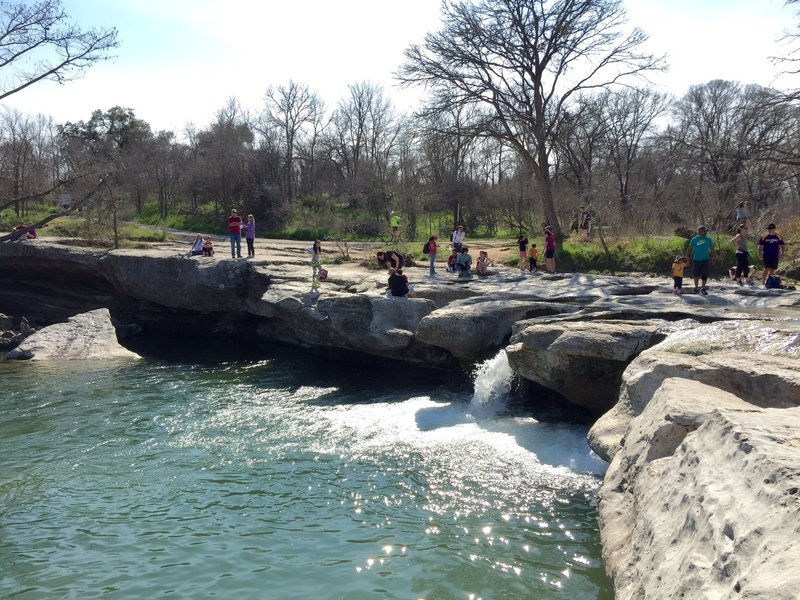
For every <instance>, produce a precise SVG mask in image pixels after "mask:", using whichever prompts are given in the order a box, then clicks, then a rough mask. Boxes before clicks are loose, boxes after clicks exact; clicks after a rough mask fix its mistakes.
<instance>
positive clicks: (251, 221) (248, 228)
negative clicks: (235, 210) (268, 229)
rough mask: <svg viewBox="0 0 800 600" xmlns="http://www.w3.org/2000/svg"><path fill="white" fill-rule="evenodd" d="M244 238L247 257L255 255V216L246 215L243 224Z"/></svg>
mask: <svg viewBox="0 0 800 600" xmlns="http://www.w3.org/2000/svg"><path fill="white" fill-rule="evenodd" d="M244 238H245V240H246V241H247V258H255V257H256V249H255V243H256V218H255V217H254V216H253V215H247V223H245V224H244Z"/></svg>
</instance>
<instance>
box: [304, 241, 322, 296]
mask: <svg viewBox="0 0 800 600" xmlns="http://www.w3.org/2000/svg"><path fill="white" fill-rule="evenodd" d="M306 252H310V253H311V289H312V290H317V289H319V271H320V269H321V268H322V244H321V243H320V241H319V240H314V244H313V245H312V246H309V247H308V248H306Z"/></svg>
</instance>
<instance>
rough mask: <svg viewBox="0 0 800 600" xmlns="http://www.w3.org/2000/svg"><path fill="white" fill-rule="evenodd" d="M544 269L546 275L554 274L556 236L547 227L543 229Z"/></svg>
mask: <svg viewBox="0 0 800 600" xmlns="http://www.w3.org/2000/svg"><path fill="white" fill-rule="evenodd" d="M544 268H545V269H546V270H547V272H548V273H555V272H556V236H555V234H553V230H552V229H551V228H550V226H549V225H548V226H547V227H545V228H544Z"/></svg>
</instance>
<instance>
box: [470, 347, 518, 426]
mask: <svg viewBox="0 0 800 600" xmlns="http://www.w3.org/2000/svg"><path fill="white" fill-rule="evenodd" d="M513 376H514V371H512V370H511V366H510V365H509V364H508V356H507V355H506V351H505V350H500V352H498V353H497V354H496V355H495V357H494V358H490V359H489V360H487V361H485V362H484V363H483V364H481V365H480V366H479V367H478V368H477V369H476V370H475V384H474V385H475V391H474V392H473V394H472V400H471V401H470V404H469V408H468V409H467V412H468V414H470V415H472V416H473V417H474V418H475V419H491V418H492V417H494V416H496V415H498V414H500V413H502V412H504V411H505V410H506V408H507V407H508V394H509V392H510V391H511V379H512V377H513Z"/></svg>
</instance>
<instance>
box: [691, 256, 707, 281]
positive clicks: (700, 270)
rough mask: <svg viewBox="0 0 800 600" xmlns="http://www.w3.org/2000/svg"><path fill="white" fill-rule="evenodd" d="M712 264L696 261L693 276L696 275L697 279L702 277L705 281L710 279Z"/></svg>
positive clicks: (705, 261)
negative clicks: (709, 272) (709, 273)
mask: <svg viewBox="0 0 800 600" xmlns="http://www.w3.org/2000/svg"><path fill="white" fill-rule="evenodd" d="M710 264H711V261H710V260H696V261H694V265H693V266H692V275H694V276H695V277H702V278H703V279H708V271H709V265H710Z"/></svg>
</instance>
